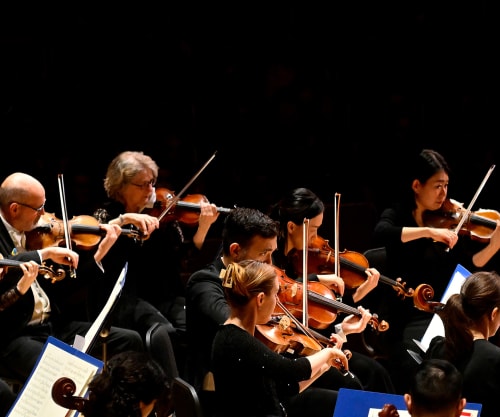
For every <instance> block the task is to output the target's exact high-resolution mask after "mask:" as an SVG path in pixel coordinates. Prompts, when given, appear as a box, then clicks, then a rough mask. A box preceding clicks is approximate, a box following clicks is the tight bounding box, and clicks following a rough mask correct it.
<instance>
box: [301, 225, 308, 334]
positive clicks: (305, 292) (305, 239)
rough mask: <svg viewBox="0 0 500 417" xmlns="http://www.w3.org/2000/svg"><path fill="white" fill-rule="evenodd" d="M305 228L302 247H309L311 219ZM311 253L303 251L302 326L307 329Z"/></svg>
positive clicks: (303, 229)
mask: <svg viewBox="0 0 500 417" xmlns="http://www.w3.org/2000/svg"><path fill="white" fill-rule="evenodd" d="M303 225H304V227H303V228H302V245H303V246H302V247H303V248H308V247H309V219H304V223H303ZM308 252H309V251H307V250H305V249H304V250H303V251H302V292H303V294H302V311H303V313H302V325H303V326H304V327H307V326H308V324H309V313H308V312H309V309H308V298H309V295H308V287H309V286H308V282H307V280H308V277H307V253H308Z"/></svg>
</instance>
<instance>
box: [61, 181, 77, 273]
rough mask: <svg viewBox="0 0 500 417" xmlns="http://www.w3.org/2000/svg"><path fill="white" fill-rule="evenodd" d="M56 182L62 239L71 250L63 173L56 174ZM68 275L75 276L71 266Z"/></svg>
mask: <svg viewBox="0 0 500 417" xmlns="http://www.w3.org/2000/svg"><path fill="white" fill-rule="evenodd" d="M57 182H58V185H59V199H60V200H61V212H62V220H63V227H64V239H65V240H66V248H67V249H69V250H72V248H71V236H70V232H69V223H68V210H67V208H66V196H65V192H64V179H63V174H58V175H57ZM69 272H70V274H69V276H70V277H71V278H76V270H75V268H73V267H72V266H70V267H69Z"/></svg>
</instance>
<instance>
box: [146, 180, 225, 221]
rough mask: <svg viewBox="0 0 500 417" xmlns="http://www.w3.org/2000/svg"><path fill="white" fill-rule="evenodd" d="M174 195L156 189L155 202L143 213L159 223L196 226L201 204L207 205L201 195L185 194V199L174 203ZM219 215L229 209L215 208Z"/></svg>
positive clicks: (204, 197)
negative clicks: (175, 221) (172, 222)
mask: <svg viewBox="0 0 500 417" xmlns="http://www.w3.org/2000/svg"><path fill="white" fill-rule="evenodd" d="M174 197H175V194H174V193H173V192H172V191H170V190H169V189H167V188H161V187H160V188H157V189H156V201H155V203H154V205H153V207H152V208H146V209H144V210H143V213H145V214H149V215H150V216H153V217H157V218H159V219H160V224H161V223H169V222H171V221H174V220H178V221H180V222H181V223H184V224H186V225H189V226H193V225H196V224H197V223H198V220H199V218H200V204H201V202H202V201H203V202H205V203H208V202H209V201H208V199H207V197H206V196H204V195H203V194H187V195H186V197H184V198H182V199H180V200H178V201H177V202H175V203H172V202H173V201H174ZM217 211H218V212H219V213H229V212H230V211H231V209H228V208H224V207H217Z"/></svg>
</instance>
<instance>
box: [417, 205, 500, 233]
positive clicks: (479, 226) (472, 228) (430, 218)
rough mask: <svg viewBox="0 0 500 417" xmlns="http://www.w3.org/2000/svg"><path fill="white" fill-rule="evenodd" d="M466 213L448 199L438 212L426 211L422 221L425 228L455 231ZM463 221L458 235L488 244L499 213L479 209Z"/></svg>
mask: <svg viewBox="0 0 500 417" xmlns="http://www.w3.org/2000/svg"><path fill="white" fill-rule="evenodd" d="M466 213H467V211H466V210H465V209H464V208H463V205H462V204H461V203H459V202H457V201H456V200H453V199H451V198H450V199H446V201H445V202H444V203H443V205H442V206H441V208H440V209H439V210H426V211H425V212H424V213H423V214H422V220H423V222H424V225H425V226H429V227H435V228H446V229H455V228H456V227H457V226H458V224H459V223H460V221H462V216H463V215H465V214H466ZM464 220H465V221H464V222H463V225H462V227H461V229H460V231H459V233H461V234H465V235H468V236H470V238H471V239H474V240H478V241H480V242H489V240H490V238H491V235H492V234H493V231H494V230H495V229H496V227H497V220H500V213H499V212H498V211H496V210H486V209H481V210H478V211H475V212H470V213H469V214H468V217H467V218H466V219H464Z"/></svg>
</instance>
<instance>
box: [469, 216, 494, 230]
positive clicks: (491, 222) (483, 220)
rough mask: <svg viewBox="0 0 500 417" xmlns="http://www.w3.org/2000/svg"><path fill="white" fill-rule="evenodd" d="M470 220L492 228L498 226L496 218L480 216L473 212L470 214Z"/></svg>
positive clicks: (478, 224)
mask: <svg viewBox="0 0 500 417" xmlns="http://www.w3.org/2000/svg"><path fill="white" fill-rule="evenodd" d="M470 222H471V223H473V224H475V225H477V226H484V227H486V228H488V229H491V230H495V228H496V227H497V222H496V221H495V220H492V219H490V218H488V217H484V216H478V215H477V214H472V215H471V216H470Z"/></svg>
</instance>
